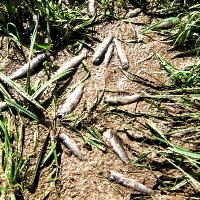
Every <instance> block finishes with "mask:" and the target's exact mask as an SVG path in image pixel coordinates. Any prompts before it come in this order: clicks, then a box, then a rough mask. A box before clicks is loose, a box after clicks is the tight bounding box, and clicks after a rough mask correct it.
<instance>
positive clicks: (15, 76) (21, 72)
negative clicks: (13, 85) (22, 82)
mask: <svg viewBox="0 0 200 200" xmlns="http://www.w3.org/2000/svg"><path fill="white" fill-rule="evenodd" d="M45 58H46V54H44V53H43V54H39V55H37V56H36V57H35V58H33V59H32V60H31V61H30V65H29V63H26V64H25V65H24V66H23V67H21V68H19V69H18V70H17V71H16V72H14V73H13V74H12V75H10V76H9V78H10V79H11V80H14V79H18V78H21V77H23V76H24V75H26V74H27V71H28V68H29V66H30V70H33V69H34V68H36V67H37V66H38V65H39V64H40V63H41V62H42V61H43V60H44V59H45Z"/></svg>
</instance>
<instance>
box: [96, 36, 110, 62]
mask: <svg viewBox="0 0 200 200" xmlns="http://www.w3.org/2000/svg"><path fill="white" fill-rule="evenodd" d="M113 38H114V35H113V34H112V33H110V35H109V36H108V37H107V38H105V39H104V40H103V42H102V43H101V44H100V45H99V46H98V47H97V50H96V51H95V52H94V56H93V63H94V64H95V65H98V64H100V62H101V60H102V59H103V57H104V56H105V54H106V52H107V49H108V46H109V45H110V43H111V42H112V40H113Z"/></svg>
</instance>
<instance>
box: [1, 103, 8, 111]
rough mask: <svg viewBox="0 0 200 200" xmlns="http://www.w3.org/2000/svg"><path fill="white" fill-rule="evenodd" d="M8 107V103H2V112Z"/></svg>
mask: <svg viewBox="0 0 200 200" xmlns="http://www.w3.org/2000/svg"><path fill="white" fill-rule="evenodd" d="M6 107H7V103H6V102H0V111H2V110H5V109H6Z"/></svg>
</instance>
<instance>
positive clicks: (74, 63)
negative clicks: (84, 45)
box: [51, 50, 86, 78]
mask: <svg viewBox="0 0 200 200" xmlns="http://www.w3.org/2000/svg"><path fill="white" fill-rule="evenodd" d="M85 57H86V51H85V50H84V51H82V53H81V54H79V55H77V56H74V57H73V58H72V59H71V60H70V61H68V62H66V63H65V64H63V65H62V66H61V68H60V69H58V70H57V71H56V72H55V73H54V74H52V75H51V78H54V77H55V76H57V75H58V74H61V73H63V72H64V71H66V70H68V69H71V68H75V67H77V66H78V65H79V64H80V63H81V62H82V60H83V59H84V58H85Z"/></svg>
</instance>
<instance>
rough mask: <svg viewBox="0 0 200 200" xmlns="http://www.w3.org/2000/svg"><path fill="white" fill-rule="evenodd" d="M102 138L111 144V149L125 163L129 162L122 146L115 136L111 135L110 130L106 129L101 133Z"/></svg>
mask: <svg viewBox="0 0 200 200" xmlns="http://www.w3.org/2000/svg"><path fill="white" fill-rule="evenodd" d="M103 138H104V140H105V141H107V142H109V143H110V144H111V146H112V147H113V150H114V151H115V152H116V153H117V154H118V156H119V157H120V158H121V160H122V161H124V162H125V163H126V164H128V163H129V162H130V160H129V158H128V156H127V154H126V152H125V150H124V148H123V147H122V145H121V144H120V142H119V141H118V139H117V138H116V136H115V135H113V134H112V133H111V131H110V130H107V131H106V132H104V133H103Z"/></svg>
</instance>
